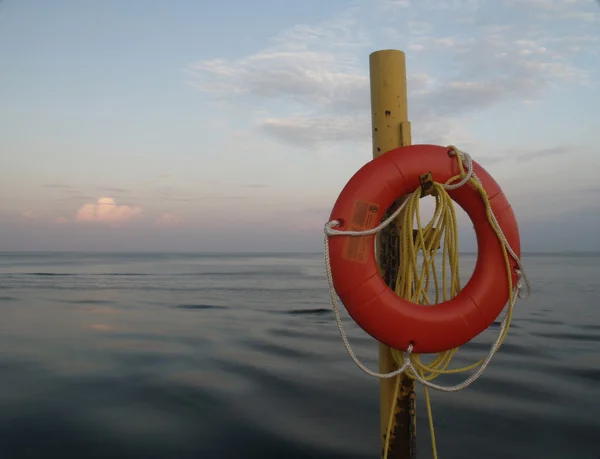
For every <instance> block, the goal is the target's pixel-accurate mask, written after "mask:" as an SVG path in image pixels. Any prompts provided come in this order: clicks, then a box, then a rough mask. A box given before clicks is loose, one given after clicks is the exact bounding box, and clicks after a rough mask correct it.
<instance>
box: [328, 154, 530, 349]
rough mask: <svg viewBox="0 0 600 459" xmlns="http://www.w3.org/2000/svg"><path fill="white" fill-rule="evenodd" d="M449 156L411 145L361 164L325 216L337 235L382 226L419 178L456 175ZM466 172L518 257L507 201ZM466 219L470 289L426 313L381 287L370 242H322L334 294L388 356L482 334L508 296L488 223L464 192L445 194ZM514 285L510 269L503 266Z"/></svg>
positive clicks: (479, 204) (470, 191)
mask: <svg viewBox="0 0 600 459" xmlns="http://www.w3.org/2000/svg"><path fill="white" fill-rule="evenodd" d="M451 152H452V150H451V149H450V148H448V147H443V146H437V145H412V146H407V147H401V148H397V149H394V150H391V151H389V152H387V153H385V154H384V155H381V156H379V157H378V158H376V159H373V160H372V161H370V162H368V163H367V164H366V165H364V166H363V167H362V168H361V169H359V170H358V172H356V173H355V174H354V176H353V177H352V178H351V179H350V180H349V181H348V183H347V184H346V186H345V187H344V188H343V190H342V191H341V193H340V195H339V197H338V199H337V201H336V203H335V205H334V207H333V210H332V212H331V218H330V221H332V220H337V221H339V222H340V224H339V225H338V226H336V227H335V229H336V230H340V231H349V230H354V231H364V230H368V229H372V228H374V227H376V226H378V225H379V224H380V223H381V220H382V217H383V215H384V214H385V212H386V211H387V209H388V208H389V207H390V206H391V205H392V203H393V202H394V201H395V200H396V199H398V198H399V197H401V196H404V195H407V194H409V193H412V192H413V191H414V190H415V189H416V188H417V187H419V186H420V182H419V177H420V176H421V175H422V174H424V173H426V172H429V171H431V173H432V175H433V179H434V180H435V181H437V182H439V183H445V182H446V181H448V180H449V179H450V178H452V177H454V176H456V175H458V174H459V173H460V170H459V167H458V160H457V158H456V157H452V156H451ZM473 171H474V172H475V174H476V175H477V176H478V178H479V179H480V180H481V184H482V186H483V188H484V189H485V190H486V192H487V195H488V199H489V202H490V205H491V209H492V211H493V212H494V214H495V216H496V219H497V221H498V224H499V225H500V228H501V229H502V231H503V233H504V235H505V237H506V240H507V242H508V244H509V245H510V247H512V249H513V250H514V252H515V254H516V255H517V257H520V237H519V229H518V226H517V221H516V218H515V215H514V212H513V210H512V207H511V206H510V204H509V202H508V200H507V198H506V196H505V195H504V193H503V192H502V189H501V188H500V186H499V185H498V183H496V181H495V180H494V179H493V178H492V176H491V175H489V174H488V173H487V172H486V171H485V169H484V168H483V167H481V166H480V165H479V164H477V163H476V162H475V161H473ZM448 194H449V195H450V197H451V198H452V199H453V200H454V201H455V202H456V203H458V204H459V205H460V206H461V207H462V208H463V209H464V210H465V212H466V213H467V214H468V215H469V217H470V218H471V221H472V222H473V225H474V228H475V233H476V236H477V249H478V253H477V262H476V265H475V270H474V272H473V275H472V277H471V279H470V280H469V282H468V283H467V284H466V285H465V286H464V288H463V289H462V290H461V291H460V293H459V294H458V295H457V296H455V297H454V298H452V299H451V300H449V301H446V302H443V303H438V304H435V305H431V306H424V305H419V304H415V303H411V302H409V301H407V300H404V299H403V298H401V297H399V296H398V295H396V294H395V292H394V291H392V290H391V289H390V288H389V287H388V286H387V285H386V284H385V282H384V280H383V279H382V277H381V276H380V274H379V270H378V266H377V262H376V259H375V250H374V243H375V235H368V236H359V237H357V236H344V235H342V236H336V237H331V238H330V240H329V257H330V261H331V265H330V266H331V274H332V280H333V285H334V287H335V290H336V292H337V294H338V296H339V297H340V299H341V300H342V302H343V303H344V306H345V307H346V309H347V311H348V313H349V314H350V316H351V317H352V319H353V320H354V321H355V322H356V323H357V324H358V325H359V326H360V327H361V328H362V329H363V330H365V331H366V332H367V333H368V334H370V335H371V336H373V337H374V338H375V339H377V340H378V341H380V342H382V343H384V344H386V345H388V346H390V347H392V348H395V349H400V350H406V349H408V347H409V344H410V343H412V345H413V350H412V351H413V352H415V353H421V354H426V353H435V352H443V351H446V350H449V349H453V348H456V347H458V346H461V345H463V344H465V343H466V342H468V341H470V340H472V339H473V338H474V337H475V336H477V335H479V334H480V333H481V332H483V331H484V330H485V329H487V328H488V327H489V326H490V325H491V324H492V323H493V322H494V320H495V319H496V318H497V317H498V315H499V314H500V312H502V309H503V308H504V306H505V305H506V303H507V301H508V299H509V296H510V295H511V293H512V292H509V291H508V282H507V274H506V259H505V257H504V254H503V251H502V245H501V242H500V241H499V240H498V237H497V235H496V233H495V232H494V230H493V228H492V227H491V225H490V224H489V222H488V217H487V214H486V207H485V204H484V201H483V200H482V198H481V196H480V194H479V193H478V192H477V190H475V189H474V188H473V187H472V186H471V185H465V186H462V187H460V188H457V189H455V190H452V191H449V192H448ZM510 263H511V271H512V273H513V283H516V282H517V280H518V279H517V274H516V269H517V264H516V262H515V261H514V260H511V261H510Z"/></svg>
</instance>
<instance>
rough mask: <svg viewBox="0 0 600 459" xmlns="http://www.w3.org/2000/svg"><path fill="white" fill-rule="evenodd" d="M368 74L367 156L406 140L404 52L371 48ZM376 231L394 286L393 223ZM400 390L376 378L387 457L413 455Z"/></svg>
mask: <svg viewBox="0 0 600 459" xmlns="http://www.w3.org/2000/svg"><path fill="white" fill-rule="evenodd" d="M369 68H370V78H371V125H372V136H373V157H374V158H376V157H378V156H380V155H382V154H384V153H386V152H388V151H390V150H392V149H394V148H398V147H401V146H406V145H410V144H411V133H410V122H409V121H408V103H407V89H406V63H405V56H404V53H403V52H402V51H399V50H382V51H376V52H374V53H372V54H371V55H370V56H369ZM386 230H387V231H382V232H381V236H380V237H379V238H378V247H380V250H379V253H378V258H379V262H380V266H381V271H382V275H383V277H384V279H385V280H386V282H387V284H388V285H390V287H391V288H394V284H395V279H396V272H397V267H398V257H399V256H400V251H399V245H398V244H399V239H398V232H397V228H396V227H395V225H390V226H388V228H386ZM397 368H398V366H397V365H396V363H395V361H394V359H393V358H392V355H391V353H390V349H389V347H387V346H385V345H383V344H380V345H379V371H381V372H382V373H388V372H390V371H394V370H396V369H397ZM398 378H400V390H399V392H398V397H397V399H396V400H393V397H394V388H395V385H396V382H397V379H396V378H388V379H382V380H381V382H380V413H381V441H382V452H383V450H384V447H385V444H386V442H387V438H386V437H387V430H388V423H389V419H390V410H391V409H392V407H394V408H393V409H394V418H393V423H392V429H391V431H390V432H391V433H390V447H389V450H388V459H413V458H415V457H416V441H415V440H416V431H415V424H416V422H415V419H416V416H415V385H414V381H413V380H411V379H410V378H408V377H406V376H404V375H400V376H398Z"/></svg>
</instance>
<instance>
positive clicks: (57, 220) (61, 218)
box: [54, 217, 69, 223]
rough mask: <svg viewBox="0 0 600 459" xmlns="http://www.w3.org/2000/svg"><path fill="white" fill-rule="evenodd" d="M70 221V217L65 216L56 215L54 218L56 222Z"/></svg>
mask: <svg viewBox="0 0 600 459" xmlns="http://www.w3.org/2000/svg"><path fill="white" fill-rule="evenodd" d="M68 221H69V219H68V218H65V217H56V218H55V219H54V223H67V222H68Z"/></svg>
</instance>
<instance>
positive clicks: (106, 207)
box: [75, 197, 142, 223]
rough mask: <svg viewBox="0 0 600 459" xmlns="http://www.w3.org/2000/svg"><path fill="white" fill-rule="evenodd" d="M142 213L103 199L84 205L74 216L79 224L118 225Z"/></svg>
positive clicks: (133, 208)
mask: <svg viewBox="0 0 600 459" xmlns="http://www.w3.org/2000/svg"><path fill="white" fill-rule="evenodd" d="M141 213H142V209H141V207H132V206H127V205H117V204H116V202H115V200H114V199H113V198H108V197H103V198H100V199H98V201H97V202H96V203H95V204H84V205H83V206H82V207H81V208H80V209H79V210H78V211H77V214H76V216H75V220H76V221H79V222H107V223H119V222H126V221H130V220H133V219H135V218H137V217H138V216H139V215H140V214H141Z"/></svg>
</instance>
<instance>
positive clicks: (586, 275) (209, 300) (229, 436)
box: [0, 254, 600, 459]
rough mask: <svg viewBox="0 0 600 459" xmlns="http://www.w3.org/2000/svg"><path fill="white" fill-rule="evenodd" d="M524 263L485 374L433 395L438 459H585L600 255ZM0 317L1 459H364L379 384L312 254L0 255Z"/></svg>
mask: <svg viewBox="0 0 600 459" xmlns="http://www.w3.org/2000/svg"><path fill="white" fill-rule="evenodd" d="M525 261H526V262H527V266H528V272H529V274H530V277H531V278H532V281H533V283H534V295H533V296H532V297H531V298H530V299H529V300H528V301H526V302H521V303H519V304H518V309H517V311H516V313H515V319H514V325H513V327H512V329H511V333H510V334H509V337H508V339H507V341H506V344H505V345H504V346H503V347H502V349H501V352H500V353H499V354H498V355H497V356H496V358H495V360H494V361H493V362H492V365H491V366H490V367H489V369H488V371H486V373H485V375H484V376H483V378H482V379H480V380H479V381H478V382H476V383H475V384H474V385H472V386H471V387H470V388H468V389H467V390H465V391H463V392H459V393H454V394H441V393H433V410H434V419H435V423H436V434H437V440H438V448H439V450H440V455H441V457H442V458H444V459H459V458H460V459H463V458H471V457H482V458H483V457H485V458H489V459H493V458H503V459H504V458H516V459H519V458H523V459H525V458H527V459H531V458H544V459H566V458H573V459H586V458H590V459H598V458H600V446H599V444H598V442H597V437H598V434H599V433H600V416H599V415H598V413H600V389H598V383H599V382H600V313H599V312H598V309H597V308H596V305H597V303H598V299H599V295H598V291H597V281H596V279H597V275H598V270H599V268H598V266H599V264H598V261H600V259H596V258H584V259H580V258H578V259H575V258H569V257H563V258H560V259H557V258H553V257H549V256H545V257H542V256H536V257H529V258H528V259H526V260H525ZM473 263H474V258H473V257H463V264H464V267H463V268H464V269H463V275H465V273H467V274H468V273H469V272H470V269H472V266H473ZM567 268H568V269H567ZM565 273H567V274H566V275H565ZM466 277H468V275H467V276H466ZM465 281H466V279H465ZM0 314H1V315H0V317H1V320H0V458H1V459H4V458H7V459H12V458H38V457H48V456H57V457H63V458H84V457H85V458H107V457H111V458H115V459H116V458H130V457H131V458H134V457H135V458H140V457H145V458H219V459H221V458H224V459H226V458H238V457H261V458H282V457H285V458H292V459H294V458H346V459H348V458H365V459H366V458H376V457H379V424H378V423H379V414H378V410H379V401H378V384H377V381H375V380H373V379H372V378H370V377H368V376H366V375H364V374H363V373H362V372H361V371H360V370H359V369H358V368H356V367H355V366H354V364H353V363H352V362H351V361H350V359H349V357H348V356H347V354H346V352H345V350H344V348H343V345H342V344H341V341H340V338H339V336H338V332H337V328H336V326H335V323H334V321H333V315H332V313H331V310H330V306H329V300H328V291H327V284H326V281H325V279H324V270H323V268H322V259H321V256H319V255H316V256H312V255H310V256H293V255H290V256H283V255H278V256H275V257H270V256H243V257H234V256H199V255H184V256H179V255H97V254H94V255H77V254H62V255H57V254H43V255H35V254H33V255H27V254H12V255H10V254H3V255H0ZM345 322H346V323H347V330H348V335H349V338H350V340H351V342H352V344H353V347H354V348H355V350H356V352H357V354H358V355H359V357H360V358H361V359H362V360H363V361H365V363H366V364H367V365H369V366H370V367H371V368H376V367H377V361H376V359H377V350H376V349H377V346H376V344H375V342H374V341H373V340H372V339H371V338H370V337H368V336H366V335H365V334H364V333H363V332H362V331H361V330H359V329H358V328H357V327H356V326H355V325H354V324H353V323H351V322H350V321H349V320H348V319H347V318H346V321H345ZM496 325H497V324H496ZM494 332H497V326H495V327H492V329H491V330H489V331H488V332H486V333H484V334H483V335H482V336H480V337H478V338H477V339H476V340H475V341H474V342H473V343H470V344H469V345H468V346H465V347H464V349H463V350H461V351H460V352H459V353H458V354H457V357H456V363H457V364H461V363H468V362H472V361H475V360H477V359H478V358H480V357H481V356H483V355H484V354H485V353H486V352H487V349H488V346H489V344H490V343H491V341H492V339H493V333H494ZM457 380H458V379H457V378H455V377H448V378H444V380H443V382H446V383H448V384H451V383H453V382H456V381H457ZM420 395H421V394H419V396H420ZM420 399H421V400H422V397H420ZM417 405H418V415H419V419H418V422H419V426H420V427H419V429H418V430H419V438H418V442H419V449H420V452H419V457H423V458H427V457H430V455H431V452H430V446H429V438H428V433H427V426H426V423H425V416H424V415H425V413H424V407H423V404H422V403H417Z"/></svg>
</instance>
